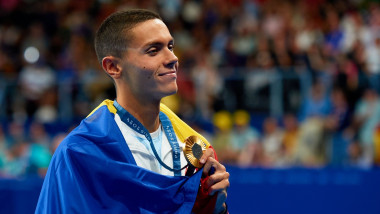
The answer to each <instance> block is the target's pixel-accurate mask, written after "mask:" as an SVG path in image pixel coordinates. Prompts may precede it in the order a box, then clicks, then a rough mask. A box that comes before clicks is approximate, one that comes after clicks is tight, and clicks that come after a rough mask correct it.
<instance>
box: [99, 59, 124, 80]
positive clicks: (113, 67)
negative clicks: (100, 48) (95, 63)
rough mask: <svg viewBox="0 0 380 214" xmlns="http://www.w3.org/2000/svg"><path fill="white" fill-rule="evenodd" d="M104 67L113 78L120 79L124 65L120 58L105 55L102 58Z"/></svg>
mask: <svg viewBox="0 0 380 214" xmlns="http://www.w3.org/2000/svg"><path fill="white" fill-rule="evenodd" d="M102 67H103V69H104V71H105V72H106V73H107V74H108V75H110V76H111V77H112V78H113V79H119V78H120V77H121V71H122V67H121V65H120V59H119V58H117V57H113V56H106V57H104V58H103V60H102Z"/></svg>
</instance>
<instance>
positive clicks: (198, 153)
mask: <svg viewBox="0 0 380 214" xmlns="http://www.w3.org/2000/svg"><path fill="white" fill-rule="evenodd" d="M185 144H186V146H185V149H184V150H183V152H184V154H185V157H186V160H187V162H188V163H189V164H191V165H193V166H194V167H196V168H201V167H202V166H203V164H201V163H200V162H199V161H200V159H201V157H202V155H203V153H204V152H205V151H206V149H207V148H208V147H209V144H208V143H205V142H203V140H202V139H201V138H200V137H197V136H194V135H192V136H190V137H188V138H186V140H185Z"/></svg>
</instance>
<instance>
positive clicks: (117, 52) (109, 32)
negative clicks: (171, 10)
mask: <svg viewBox="0 0 380 214" xmlns="http://www.w3.org/2000/svg"><path fill="white" fill-rule="evenodd" d="M151 19H160V20H162V19H161V17H160V15H158V14H157V13H155V12H153V11H150V10H144V9H131V10H126V11H119V12H116V13H113V14H111V15H110V16H108V17H107V18H106V19H105V20H104V21H103V23H102V24H101V25H100V27H99V29H98V31H97V32H96V35H95V51H96V56H97V58H98V61H99V62H100V64H102V59H103V58H104V57H106V56H116V57H122V55H123V52H124V51H125V50H126V48H127V45H128V42H129V41H131V39H132V36H133V35H131V34H130V30H131V29H132V28H133V27H135V26H136V25H137V24H139V23H141V22H145V21H148V20H151Z"/></svg>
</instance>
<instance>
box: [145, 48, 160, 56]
mask: <svg viewBox="0 0 380 214" xmlns="http://www.w3.org/2000/svg"><path fill="white" fill-rule="evenodd" d="M157 52H158V49H156V48H152V49H149V50H148V51H147V54H149V55H154V54H157Z"/></svg>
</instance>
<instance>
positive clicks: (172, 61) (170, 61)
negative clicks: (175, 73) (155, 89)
mask: <svg viewBox="0 0 380 214" xmlns="http://www.w3.org/2000/svg"><path fill="white" fill-rule="evenodd" d="M167 54H168V58H167V61H166V63H165V67H167V68H174V67H175V65H176V64H177V63H178V57H177V56H176V55H175V54H174V52H173V51H171V50H168V53H167Z"/></svg>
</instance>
